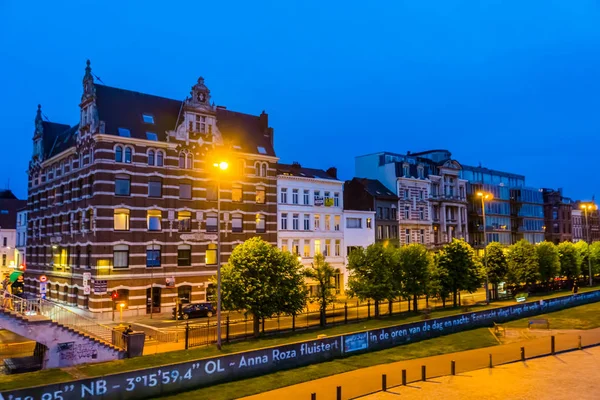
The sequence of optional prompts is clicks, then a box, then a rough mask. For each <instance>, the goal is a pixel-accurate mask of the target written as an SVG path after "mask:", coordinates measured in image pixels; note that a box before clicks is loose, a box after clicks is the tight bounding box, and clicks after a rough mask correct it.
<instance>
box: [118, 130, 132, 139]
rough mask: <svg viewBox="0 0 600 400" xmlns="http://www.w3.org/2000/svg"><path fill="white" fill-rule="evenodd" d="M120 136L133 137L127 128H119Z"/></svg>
mask: <svg viewBox="0 0 600 400" xmlns="http://www.w3.org/2000/svg"><path fill="white" fill-rule="evenodd" d="M118 131H119V136H122V137H131V132H130V131H129V129H127V128H118Z"/></svg>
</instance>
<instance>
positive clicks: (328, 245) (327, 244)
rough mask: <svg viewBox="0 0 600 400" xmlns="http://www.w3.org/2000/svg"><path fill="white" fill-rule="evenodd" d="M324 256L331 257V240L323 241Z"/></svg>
mask: <svg viewBox="0 0 600 400" xmlns="http://www.w3.org/2000/svg"><path fill="white" fill-rule="evenodd" d="M323 255H324V256H330V255H331V239H325V249H324V251H323Z"/></svg>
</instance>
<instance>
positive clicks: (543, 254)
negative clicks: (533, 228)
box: [536, 242, 560, 283]
mask: <svg viewBox="0 0 600 400" xmlns="http://www.w3.org/2000/svg"><path fill="white" fill-rule="evenodd" d="M536 252H537V256H538V265H539V269H538V270H539V278H540V281H541V282H543V283H548V282H550V281H552V280H553V279H554V278H555V277H557V276H558V274H559V273H560V256H559V253H558V248H557V247H556V245H555V244H554V243H552V242H542V243H540V244H538V245H537V246H536Z"/></svg>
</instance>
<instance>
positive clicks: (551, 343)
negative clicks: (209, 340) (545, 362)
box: [550, 335, 555, 355]
mask: <svg viewBox="0 0 600 400" xmlns="http://www.w3.org/2000/svg"><path fill="white" fill-rule="evenodd" d="M554 345H555V337H554V335H552V336H550V353H552V355H554V354H555V352H554V350H555V346H554Z"/></svg>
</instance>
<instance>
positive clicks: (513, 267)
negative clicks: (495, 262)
mask: <svg viewBox="0 0 600 400" xmlns="http://www.w3.org/2000/svg"><path fill="white" fill-rule="evenodd" d="M506 260H507V262H508V274H507V276H506V278H507V282H509V283H511V284H513V285H515V286H519V285H521V284H525V285H533V284H534V283H535V282H536V281H537V280H538V276H539V272H538V270H539V264H538V256H537V252H536V250H535V245H533V244H531V243H529V242H528V241H527V240H525V239H521V240H519V241H518V242H517V243H515V244H513V245H511V246H510V247H509V248H508V252H507V257H506Z"/></svg>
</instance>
